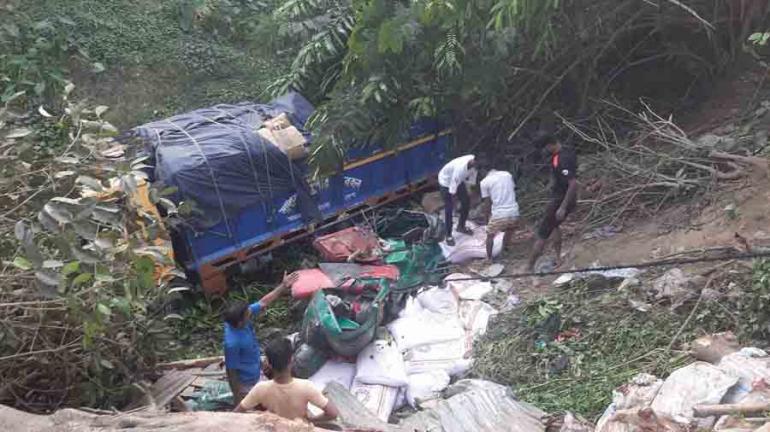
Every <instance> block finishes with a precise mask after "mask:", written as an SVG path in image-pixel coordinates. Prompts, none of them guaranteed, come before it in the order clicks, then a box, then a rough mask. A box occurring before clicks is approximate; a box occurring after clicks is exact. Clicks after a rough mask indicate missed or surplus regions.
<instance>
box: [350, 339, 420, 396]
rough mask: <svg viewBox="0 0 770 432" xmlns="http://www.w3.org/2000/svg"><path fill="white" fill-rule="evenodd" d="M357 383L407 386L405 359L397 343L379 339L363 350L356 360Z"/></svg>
mask: <svg viewBox="0 0 770 432" xmlns="http://www.w3.org/2000/svg"><path fill="white" fill-rule="evenodd" d="M355 381H357V382H359V383H361V384H380V385H386V386H390V387H401V386H405V385H407V383H408V381H407V376H406V367H405V366H404V358H403V357H402V356H401V351H399V349H398V346H396V343H395V342H393V341H386V340H381V339H378V340H375V341H374V342H372V343H370V344H369V345H367V346H366V347H365V348H364V349H363V350H361V352H360V353H358V358H357V359H356V378H355Z"/></svg>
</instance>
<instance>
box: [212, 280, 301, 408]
mask: <svg viewBox="0 0 770 432" xmlns="http://www.w3.org/2000/svg"><path fill="white" fill-rule="evenodd" d="M296 281H297V275H296V274H291V275H289V276H285V277H284V278H283V281H282V282H281V284H280V285H278V286H277V287H275V289H273V290H272V291H270V292H269V293H267V294H266V295H265V296H264V297H262V298H261V299H259V301H258V302H256V303H252V304H251V305H249V304H248V303H246V302H244V301H237V302H234V303H232V304H231V305H229V306H228V307H227V309H226V310H225V313H224V319H225V343H224V345H225V370H226V371H227V381H228V382H229V383H230V389H231V390H232V392H233V399H234V401H235V405H236V406H237V405H238V404H239V403H240V401H241V399H243V397H244V396H246V394H247V393H248V392H249V390H251V388H252V387H254V385H256V384H257V382H258V381H259V376H260V374H261V372H262V359H261V355H260V354H261V353H260V348H259V341H258V340H257V337H256V335H255V334H254V327H253V326H252V318H254V317H255V316H257V315H258V314H259V313H260V312H261V311H262V310H264V309H265V308H266V307H268V306H269V305H270V304H271V303H273V302H274V301H275V300H276V299H278V298H279V297H280V296H281V295H283V293H284V292H285V291H286V290H287V289H289V288H290V287H291V286H292V285H293V284H294V282H296Z"/></svg>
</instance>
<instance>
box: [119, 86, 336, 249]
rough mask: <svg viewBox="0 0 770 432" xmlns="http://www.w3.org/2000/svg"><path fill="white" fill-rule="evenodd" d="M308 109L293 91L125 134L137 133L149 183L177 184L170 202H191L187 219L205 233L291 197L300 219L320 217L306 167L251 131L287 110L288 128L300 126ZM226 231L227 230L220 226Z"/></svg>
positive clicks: (198, 112)
mask: <svg viewBox="0 0 770 432" xmlns="http://www.w3.org/2000/svg"><path fill="white" fill-rule="evenodd" d="M313 110H314V108H313V106H312V105H311V104H310V102H308V101H307V100H306V99H305V98H304V97H302V95H300V94H299V93H294V92H292V93H289V94H286V95H284V96H282V97H280V98H277V99H275V100H274V101H272V102H270V103H267V104H256V103H249V102H245V103H239V104H235V105H229V104H220V105H215V106H213V107H210V108H202V109H198V110H195V111H191V112H188V113H185V114H180V115H176V116H173V117H170V118H167V119H163V120H159V121H155V122H152V123H148V124H145V125H142V126H138V127H136V128H134V129H132V130H131V131H130V132H129V135H132V136H136V137H139V138H142V139H143V140H144V143H145V152H146V154H147V155H148V156H149V161H148V164H150V165H153V166H154V170H153V172H151V173H148V174H149V175H150V177H151V178H150V180H151V181H153V182H155V183H156V184H159V185H161V186H162V187H175V188H176V189H177V191H176V193H175V194H174V195H173V196H172V197H171V199H172V201H176V202H177V203H180V202H182V201H188V202H192V203H193V204H194V207H195V209H196V210H198V211H196V212H194V213H193V214H192V215H191V216H190V218H189V220H187V222H188V223H190V224H191V226H192V227H193V228H195V229H199V230H205V229H207V228H210V227H212V226H214V225H216V224H218V223H220V222H222V221H223V220H224V221H225V222H228V221H230V220H231V219H234V218H236V217H237V215H238V214H239V213H240V212H241V211H242V210H243V209H246V208H249V207H253V206H255V205H262V206H265V210H268V211H266V212H265V213H266V214H274V212H275V211H277V210H278V209H273V208H272V205H273V201H274V200H273V197H274V196H275V195H279V194H285V193H287V192H291V193H296V194H297V203H298V205H299V209H300V211H301V213H302V216H303V219H304V221H305V222H307V223H309V222H313V221H317V220H319V219H320V217H321V214H320V212H319V210H318V207H317V205H316V202H315V200H314V198H313V197H312V195H311V191H310V188H309V186H308V184H307V182H306V180H305V175H306V169H305V166H304V164H301V163H296V162H293V161H291V160H289V158H288V157H287V156H286V155H285V154H284V153H283V152H282V151H281V150H280V149H279V148H278V147H276V146H274V145H273V144H271V143H270V142H269V141H266V140H265V139H263V138H262V137H260V136H259V135H258V134H257V130H258V129H259V128H260V127H261V126H262V123H263V122H264V121H265V120H268V119H270V118H273V117H276V116H278V115H279V114H281V113H285V114H287V116H288V117H289V120H290V121H291V123H292V125H293V126H295V127H296V128H297V129H299V130H300V132H302V133H303V135H304V136H305V138H306V139H307V140H308V141H310V138H311V137H310V134H309V133H307V132H306V131H305V130H304V125H305V123H306V122H307V119H308V118H309V117H310V115H311V114H312V113H313ZM226 228H227V230H228V233H227V235H228V236H231V235H232V227H231V226H230V224H227V223H226Z"/></svg>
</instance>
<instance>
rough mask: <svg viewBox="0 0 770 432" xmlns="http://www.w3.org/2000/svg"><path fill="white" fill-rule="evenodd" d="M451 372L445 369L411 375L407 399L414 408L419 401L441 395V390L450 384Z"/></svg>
mask: <svg viewBox="0 0 770 432" xmlns="http://www.w3.org/2000/svg"><path fill="white" fill-rule="evenodd" d="M449 380H450V378H449V374H448V373H446V372H445V371H443V370H433V371H430V372H423V373H417V374H412V375H409V386H408V387H407V388H406V401H407V402H408V403H409V405H411V406H412V408H417V402H418V401H423V400H428V399H436V398H439V397H441V392H442V391H443V390H444V389H445V388H447V386H448V385H449Z"/></svg>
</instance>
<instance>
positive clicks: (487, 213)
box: [481, 198, 492, 223]
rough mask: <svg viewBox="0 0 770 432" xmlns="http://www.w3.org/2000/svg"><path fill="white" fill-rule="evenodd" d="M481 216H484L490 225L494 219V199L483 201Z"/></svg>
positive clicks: (484, 199)
mask: <svg viewBox="0 0 770 432" xmlns="http://www.w3.org/2000/svg"><path fill="white" fill-rule="evenodd" d="M481 214H482V215H483V217H484V220H485V221H486V222H487V223H489V221H490V219H491V218H492V198H482V199H481Z"/></svg>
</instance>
